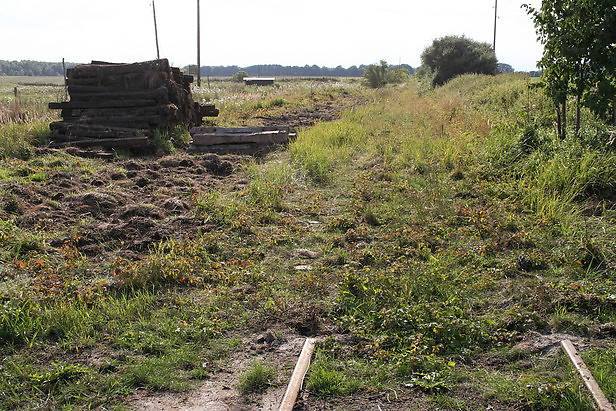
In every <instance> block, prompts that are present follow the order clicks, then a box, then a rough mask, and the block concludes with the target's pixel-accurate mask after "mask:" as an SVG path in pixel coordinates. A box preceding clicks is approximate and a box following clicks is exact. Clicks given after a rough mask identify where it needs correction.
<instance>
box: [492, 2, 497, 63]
mask: <svg viewBox="0 0 616 411" xmlns="http://www.w3.org/2000/svg"><path fill="white" fill-rule="evenodd" d="M497 7H498V0H494V42H493V43H492V49H493V50H494V53H496V17H497Z"/></svg>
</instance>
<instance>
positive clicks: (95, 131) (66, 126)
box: [49, 121, 149, 138]
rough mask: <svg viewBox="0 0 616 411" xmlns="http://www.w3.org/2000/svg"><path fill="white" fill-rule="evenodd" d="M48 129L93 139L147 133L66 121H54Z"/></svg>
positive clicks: (146, 132)
mask: <svg viewBox="0 0 616 411" xmlns="http://www.w3.org/2000/svg"><path fill="white" fill-rule="evenodd" d="M49 128H50V129H51V130H52V131H53V132H55V133H62V134H64V135H66V136H70V135H80V136H86V137H93V138H107V137H128V136H134V135H135V134H138V133H141V134H144V135H147V134H148V133H149V131H148V130H146V129H138V128H128V127H111V126H107V125H96V124H77V123H69V122H66V121H55V122H53V123H51V124H50V125H49Z"/></svg>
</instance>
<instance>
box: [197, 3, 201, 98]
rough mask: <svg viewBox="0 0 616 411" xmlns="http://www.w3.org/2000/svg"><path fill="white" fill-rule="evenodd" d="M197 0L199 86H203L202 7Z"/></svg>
mask: <svg viewBox="0 0 616 411" xmlns="http://www.w3.org/2000/svg"><path fill="white" fill-rule="evenodd" d="M199 3H200V1H199V0H197V87H201V9H200V7H199Z"/></svg>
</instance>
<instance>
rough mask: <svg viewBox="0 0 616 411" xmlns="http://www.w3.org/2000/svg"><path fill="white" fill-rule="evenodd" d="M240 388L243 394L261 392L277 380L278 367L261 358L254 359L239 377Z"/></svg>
mask: <svg viewBox="0 0 616 411" xmlns="http://www.w3.org/2000/svg"><path fill="white" fill-rule="evenodd" d="M239 379H240V381H239V385H238V388H239V390H240V392H241V393H242V394H243V395H247V394H252V393H255V392H261V391H264V390H265V389H267V387H269V386H270V385H273V384H274V383H275V381H276V369H275V368H274V367H273V366H271V365H267V364H264V363H263V361H261V360H256V361H253V362H252V363H251V364H250V366H249V368H248V369H247V370H246V371H244V372H243V373H242V374H241V375H240V377H239Z"/></svg>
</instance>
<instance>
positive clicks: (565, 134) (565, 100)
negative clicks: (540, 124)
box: [560, 99, 567, 140]
mask: <svg viewBox="0 0 616 411" xmlns="http://www.w3.org/2000/svg"><path fill="white" fill-rule="evenodd" d="M562 110H563V114H562V117H563V125H562V128H561V130H560V131H561V135H560V139H561V140H564V139H565V137H566V136H567V99H564V100H563V104H562Z"/></svg>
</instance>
